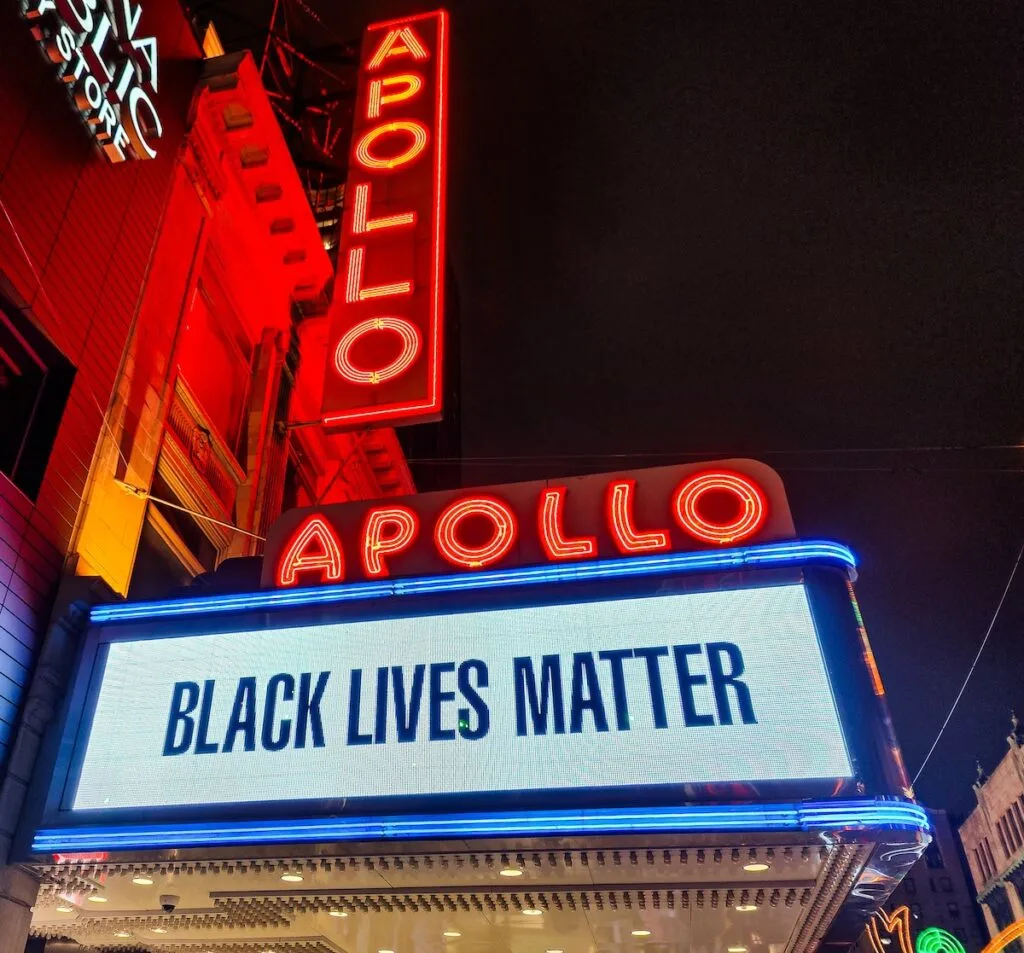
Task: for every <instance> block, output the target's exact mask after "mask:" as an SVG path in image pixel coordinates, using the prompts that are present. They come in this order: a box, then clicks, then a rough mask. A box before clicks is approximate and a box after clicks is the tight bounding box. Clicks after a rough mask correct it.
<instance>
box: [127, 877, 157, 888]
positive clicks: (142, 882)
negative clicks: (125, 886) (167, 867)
mask: <svg viewBox="0 0 1024 953" xmlns="http://www.w3.org/2000/svg"><path fill="white" fill-rule="evenodd" d="M132 883H133V884H135V886H137V887H152V886H153V878H152V877H132Z"/></svg>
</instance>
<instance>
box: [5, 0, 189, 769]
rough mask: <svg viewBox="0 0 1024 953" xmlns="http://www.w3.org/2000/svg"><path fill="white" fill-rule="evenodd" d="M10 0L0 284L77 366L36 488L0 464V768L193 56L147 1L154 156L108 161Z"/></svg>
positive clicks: (182, 31)
mask: <svg viewBox="0 0 1024 953" xmlns="http://www.w3.org/2000/svg"><path fill="white" fill-rule="evenodd" d="M20 6H21V5H20V4H17V3H14V4H0V36H2V37H3V56H2V57H0V203H2V205H0V290H2V291H3V293H4V294H5V296H7V297H8V298H9V299H11V300H12V302H13V303H14V304H15V305H16V306H18V307H21V308H23V309H24V310H25V313H26V314H27V315H28V317H29V319H30V320H32V321H33V322H34V323H35V324H36V326H37V327H39V328H40V329H41V330H42V331H43V332H44V333H45V334H46V335H47V336H48V337H49V338H50V339H51V340H52V341H53V342H54V344H56V346H57V347H58V348H59V349H60V350H61V351H62V352H63V353H64V355H65V356H66V357H67V358H68V359H69V360H70V361H71V362H72V363H73V364H74V365H75V366H76V368H77V375H76V379H75V382H74V386H73V388H72V391H71V396H70V398H69V400H68V405H67V408H66V410H65V413H64V417H63V419H62V422H61V426H60V430H59V432H58V434H57V440H56V443H55V445H54V447H53V452H52V454H51V456H50V460H49V464H48V467H47V471H46V476H45V478H44V481H43V486H42V488H41V490H40V492H39V494H38V497H37V499H36V500H35V501H30V500H28V499H27V498H26V497H25V496H24V495H23V494H22V493H21V492H20V491H19V490H18V489H17V488H16V487H14V486H13V485H12V484H11V483H10V482H9V481H8V480H7V479H6V478H5V477H3V476H2V475H0V770H2V766H3V764H4V761H5V754H6V750H7V747H8V744H9V742H10V740H11V736H12V732H13V729H14V724H15V713H16V711H17V708H18V705H20V703H21V701H22V698H23V694H24V691H25V689H26V688H27V682H28V679H29V677H30V675H31V669H32V664H33V660H34V655H35V652H36V650H37V647H38V645H39V643H40V640H41V638H42V634H43V631H44V630H45V627H46V625H47V622H48V618H49V614H50V609H51V601H52V598H53V593H54V591H55V589H56V585H57V581H58V578H59V574H60V571H61V567H62V565H63V558H64V554H65V553H67V552H68V548H69V546H70V545H71V542H72V537H73V534H74V531H75V524H76V520H77V518H78V513H79V507H80V503H81V498H82V494H83V492H84V490H85V488H86V483H87V480H88V476H89V468H90V466H91V463H92V458H93V453H94V450H95V447H96V444H97V440H98V438H99V436H100V433H101V428H102V419H101V418H102V413H103V411H105V410H106V407H107V405H108V402H109V400H110V396H111V392H112V389H113V387H114V382H115V378H116V375H117V372H118V369H119V367H120V362H121V358H122V354H123V352H124V348H125V345H126V343H127V340H128V336H129V333H130V330H131V328H132V323H133V319H134V317H135V313H136V309H137V307H138V301H139V298H140V295H141V293H142V289H143V286H144V283H145V277H146V268H147V265H148V262H149V258H150V252H151V249H152V247H153V244H154V242H155V239H156V235H157V231H158V229H159V225H160V220H161V213H162V210H163V206H164V204H165V202H166V199H167V196H168V193H169V188H170V184H171V181H172V176H173V174H174V171H175V169H176V166H177V163H178V149H179V146H180V144H181V142H182V138H183V133H184V125H185V121H186V117H187V113H188V108H189V103H190V102H191V97H192V93H193V90H194V88H195V82H196V78H197V76H198V72H199V58H200V52H199V48H198V46H197V44H196V43H195V40H194V38H193V37H192V35H191V32H190V30H189V27H188V24H187V22H186V21H185V18H184V16H183V15H182V13H181V9H180V7H179V5H178V3H177V2H176V0H150V2H149V3H147V4H146V6H145V8H144V13H143V19H142V28H143V30H144V31H146V32H152V33H155V34H156V36H157V41H158V44H159V49H160V53H161V62H160V87H159V89H160V92H159V96H158V97H157V105H158V109H159V111H160V117H161V119H162V121H163V127H164V135H163V138H162V139H161V140H160V145H159V149H158V153H159V154H158V156H157V158H156V159H154V160H151V161H148V162H138V161H128V162H124V163H121V164H118V165H113V164H111V163H109V162H108V161H107V160H106V159H105V158H104V157H103V156H102V155H101V154H100V153H99V152H98V151H97V150H96V148H95V147H94V145H93V140H92V137H91V135H90V134H89V132H88V131H87V130H86V128H85V127H84V126H83V124H82V123H81V122H80V121H79V119H78V116H77V115H76V113H75V110H74V109H73V108H72V106H71V104H70V102H69V100H68V97H67V95H66V93H65V90H64V88H63V86H62V84H61V83H60V82H59V80H58V78H57V76H56V72H55V68H54V66H53V64H51V63H50V62H48V61H47V60H46V59H45V58H44V57H43V55H42V54H41V52H40V50H39V48H38V45H37V43H36V42H35V40H34V39H33V37H32V35H31V33H30V29H29V24H28V23H27V22H26V21H25V20H24V19H23V18H22V17H21V15H20Z"/></svg>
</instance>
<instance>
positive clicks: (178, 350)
mask: <svg viewBox="0 0 1024 953" xmlns="http://www.w3.org/2000/svg"><path fill="white" fill-rule="evenodd" d="M0 36H2V37H3V56H2V57H0V98H2V103H3V108H2V109H0V336H2V343H0V395H2V401H3V404H2V406H3V414H4V426H3V436H2V438H0V950H3V951H4V953H8V951H9V950H17V951H18V953H20V951H21V949H22V948H23V947H24V936H25V933H26V932H27V929H28V916H29V914H28V910H29V907H30V906H31V904H32V903H33V902H34V899H35V883H34V880H33V877H32V876H31V875H29V874H28V873H26V872H25V871H24V870H23V869H21V868H17V867H11V866H4V864H6V863H7V861H8V857H9V851H10V846H11V841H12V838H13V836H14V831H15V827H16V825H17V823H18V819H19V816H20V812H21V807H22V806H23V805H24V804H25V798H26V788H27V785H28V782H29V776H30V774H31V771H32V767H33V764H34V761H35V756H36V753H37V751H38V748H39V743H40V738H41V735H42V733H43V731H44V729H45V728H46V725H47V723H48V721H49V719H50V718H51V717H52V712H53V708H54V706H55V705H57V704H59V702H60V698H61V696H62V693H63V690H64V687H65V684H66V681H67V676H68V673H69V670H70V666H71V665H72V663H73V661H74V657H75V653H76V651H77V650H78V645H79V638H80V636H81V631H80V623H81V622H83V621H84V619H85V617H84V616H83V614H82V612H83V606H86V605H87V604H88V603H89V602H91V601H95V600H97V599H105V600H109V599H113V598H116V597H130V598H144V597H148V596H164V595H166V594H168V593H169V592H171V591H173V590H175V589H180V588H181V587H182V586H185V585H188V584H190V583H192V580H193V579H198V580H199V581H198V583H197V584H196V585H199V586H200V587H205V588H206V589H210V588H211V587H213V588H216V586H218V585H221V584H222V583H221V582H220V581H219V579H220V577H221V576H222V575H224V574H225V573H227V575H229V576H232V578H234V576H237V575H240V576H241V577H242V578H244V577H245V574H246V572H248V571H250V570H253V571H252V574H251V577H252V580H253V585H255V584H256V580H257V579H258V572H259V570H258V553H259V550H260V547H261V538H262V537H263V536H264V535H265V533H266V531H267V529H268V527H269V526H270V525H271V524H272V523H273V521H274V520H275V519H276V518H277V516H278V515H279V513H280V512H281V511H282V510H283V509H286V508H288V507H292V506H295V505H298V504H303V503H308V502H311V501H313V500H324V501H327V500H335V501H338V500H347V499H363V498H379V497H387V496H389V495H394V494H404V493H409V492H411V491H412V489H413V486H412V482H411V479H410V476H409V472H408V469H407V467H406V465H405V461H404V457H403V454H402V451H401V449H400V447H399V445H398V442H397V440H396V437H395V433H394V431H393V430H392V429H390V428H389V427H387V426H384V427H381V428H377V429H375V430H373V431H372V432H367V433H363V434H361V435H360V436H356V435H355V434H353V433H350V432H343V431H340V430H335V431H333V432H331V433H328V432H326V431H325V430H324V429H323V428H322V427H309V426H307V427H294V428H293V427H291V426H290V424H291V423H293V422H296V421H299V422H304V421H309V420H310V419H313V420H317V419H318V417H319V415H320V409H321V403H322V393H321V392H322V389H323V375H324V368H325V366H326V363H327V359H326V350H325V348H326V343H325V342H318V340H317V335H316V333H314V332H313V331H311V329H310V327H309V325H315V324H316V323H317V320H318V316H320V315H323V314H325V313H326V309H327V307H328V303H329V302H328V299H327V297H326V295H325V288H327V287H328V286H329V282H330V281H331V280H332V279H333V277H334V276H333V268H332V266H331V264H330V261H329V260H328V258H327V255H326V253H325V251H324V248H323V244H322V239H321V237H320V235H319V233H318V231H317V228H316V224H315V222H314V220H313V217H312V213H311V212H310V210H309V206H308V202H307V200H306V196H305V194H304V190H303V187H302V184H301V182H300V181H299V178H298V175H297V173H296V171H295V169H294V167H293V165H292V162H291V160H290V158H289V155H288V152H287V149H286V148H285V145H284V142H283V139H282V137H281V133H280V129H279V127H278V126H277V123H276V120H275V118H274V116H273V114H272V111H271V106H270V103H269V100H268V98H267V95H266V93H265V92H264V90H263V88H262V86H261V84H260V81H259V77H258V71H257V69H256V67H255V64H254V63H253V60H252V58H251V56H248V55H246V56H241V55H230V56H229V55H221V54H222V51H221V50H220V49H219V48H218V43H217V40H216V36H215V34H213V33H212V31H211V32H210V33H208V34H207V35H206V36H202V37H201V36H197V35H195V33H194V31H193V28H192V25H191V22H190V20H189V19H188V17H187V16H186V14H185V12H184V11H183V9H182V7H181V6H180V5H179V4H178V3H177V2H175V0H141V2H137V0H116V2H115V0H110V2H103V0H101V2H99V3H93V2H82V3H79V2H63V0H57V2H51V0H26V2H25V3H24V4H23V3H19V2H14V3H9V4H4V5H3V7H2V9H0ZM232 557H248V564H247V562H246V560H245V559H244V558H243V559H242V560H232ZM254 559H255V564H254V563H253V560H254ZM228 560H232V561H228ZM247 566H248V568H247ZM232 567H236V568H234V569H232ZM218 568H219V569H220V572H218V573H217V574H216V576H211V575H210V574H211V573H212V572H213V571H214V570H217V569H218ZM229 570H230V572H229ZM233 574H234V575H233ZM33 675H34V676H35V677H34V679H33ZM114 942H119V941H118V940H117V939H116V938H115V939H114Z"/></svg>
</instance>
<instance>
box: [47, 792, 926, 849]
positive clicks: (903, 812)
mask: <svg viewBox="0 0 1024 953" xmlns="http://www.w3.org/2000/svg"><path fill="white" fill-rule="evenodd" d="M894 828H895V829H900V830H914V831H928V830H930V825H929V821H928V815H927V813H926V812H925V810H924V808H922V807H919V806H918V805H916V804H908V803H906V802H903V801H836V802H834V803H828V802H826V803H807V804H761V805H757V804H726V805H720V806H709V805H698V806H694V807H653V808H651V807H648V808H595V809H592V810H584V811H570V810H557V811H524V812H517V813H492V814H438V815H430V814H421V815H404V816H397V817H354V818H337V817H335V818H323V819H320V820H314V819H305V820H280V821H210V822H206V823H191V824H151V825H131V826H128V825H125V826H107V827H62V828H51V829H42V830H39V831H37V832H36V835H35V837H34V838H33V840H32V850H33V851H34V852H38V853H60V852H62V851H63V852H67V851H72V852H73V851H87V850H128V849H133V848H172V847H207V846H225V845H241V844H245V845H254V844H277V843H313V842H320V841H324V842H326V841H394V840H415V839H418V838H419V839H422V838H461V837H517V836H524V837H525V836H559V835H580V834H627V833H669V832H678V831H710V832H717V831H820V830H838V829H847V830H849V829H858V830H876V829H894Z"/></svg>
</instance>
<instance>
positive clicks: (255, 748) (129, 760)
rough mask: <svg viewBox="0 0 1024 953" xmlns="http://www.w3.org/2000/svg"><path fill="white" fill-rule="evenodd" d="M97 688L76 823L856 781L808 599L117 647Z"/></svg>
mask: <svg viewBox="0 0 1024 953" xmlns="http://www.w3.org/2000/svg"><path fill="white" fill-rule="evenodd" d="M100 678H101V681H100V687H99V693H98V697H97V699H96V702H95V710H94V712H93V713H92V717H91V720H90V721H89V722H88V724H89V728H88V737H87V742H86V747H85V754H84V759H83V761H82V766H81V770H80V774H79V778H78V784H77V789H76V790H75V792H74V795H73V798H72V803H71V805H70V807H71V808H72V809H73V810H74V811H76V812H78V811H91V810H94V809H105V810H111V809H127V808H132V809H134V808H151V807H166V806H171V805H174V806H182V805H200V804H205V805H214V804H222V805H223V804H235V803H253V802H278V801H301V800H311V801H323V800H325V799H326V800H331V799H347V798H371V799H379V798H392V797H394V798H417V797H429V796H437V795H444V796H446V797H454V796H461V795H471V794H499V793H508V792H517V791H547V790H553V791H559V790H560V791H565V790H569V789H573V790H575V789H605V788H620V787H629V788H633V789H640V788H652V787H654V788H656V787H659V786H665V785H672V786H678V785H684V784H718V783H731V782H766V781H790V780H807V779H833V778H849V777H850V776H851V775H852V769H851V763H850V759H849V756H848V754H847V748H846V743H845V741H844V737H843V732H842V730H841V728H840V722H839V717H838V714H837V710H836V704H835V700H834V698H833V694H832V689H831V687H830V684H829V677H828V675H827V673H826V667H825V663H824V660H823V656H822V650H821V647H820V645H819V642H818V638H817V635H816V631H815V627H814V623H813V621H812V618H811V613H810V609H809V606H808V600H807V596H806V593H805V590H804V587H803V586H802V585H799V584H788V585H776V586H770V587H757V588H744V589H735V590H731V591H712V592H688V593H675V594H667V595H654V596H648V597H646V598H617V599H613V600H608V601H596V602H593V601H584V602H573V603H568V604H564V603H563V604H555V605H533V606H523V607H518V608H496V609H488V610H484V611H473V612H453V611H449V612H446V613H442V614H437V615H418V616H413V617H407V618H393V617H392V618H383V619H374V620H367V621H352V622H345V623H334V624H320V625H309V626H303V627H276V626H269V627H266V628H261V629H258V630H251V631H250V630H246V631H230V632H219V633H218V632H210V633H207V632H203V633H197V634H189V635H180V636H176V637H169V638H141V639H136V640H128V641H115V642H113V643H111V644H110V645H109V647H108V649H107V654H106V661H105V663H104V664H103V667H102V674H101V676H100ZM126 766H130V768H131V770H127V769H126Z"/></svg>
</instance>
